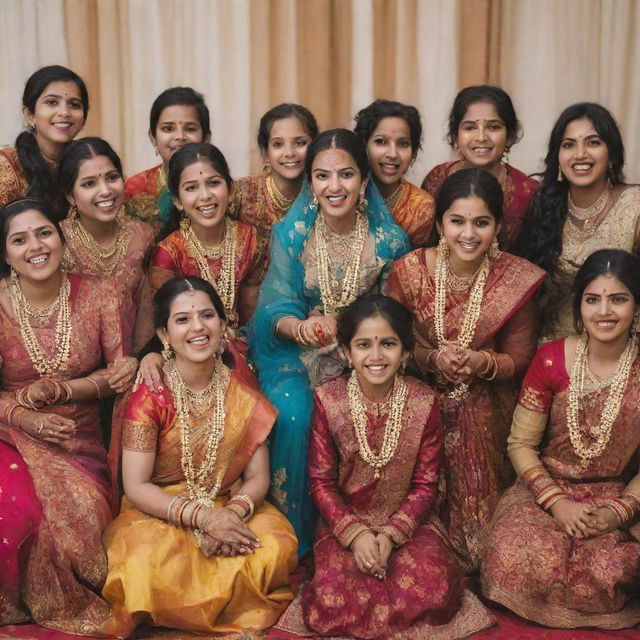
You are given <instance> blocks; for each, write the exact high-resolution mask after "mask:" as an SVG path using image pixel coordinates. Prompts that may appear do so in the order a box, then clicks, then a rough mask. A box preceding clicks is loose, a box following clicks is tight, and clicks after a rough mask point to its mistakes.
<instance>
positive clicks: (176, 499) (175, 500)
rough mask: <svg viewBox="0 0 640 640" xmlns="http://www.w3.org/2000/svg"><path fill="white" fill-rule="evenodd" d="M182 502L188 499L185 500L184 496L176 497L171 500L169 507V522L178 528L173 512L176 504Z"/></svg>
mask: <svg viewBox="0 0 640 640" xmlns="http://www.w3.org/2000/svg"><path fill="white" fill-rule="evenodd" d="M181 500H186V498H183V497H182V496H175V497H174V498H173V500H171V502H170V503H169V506H168V507H167V521H168V522H170V523H171V524H172V525H174V526H176V527H177V526H178V521H177V520H176V518H175V516H174V514H173V511H174V508H175V506H176V504H177V503H178V502H179V501H181Z"/></svg>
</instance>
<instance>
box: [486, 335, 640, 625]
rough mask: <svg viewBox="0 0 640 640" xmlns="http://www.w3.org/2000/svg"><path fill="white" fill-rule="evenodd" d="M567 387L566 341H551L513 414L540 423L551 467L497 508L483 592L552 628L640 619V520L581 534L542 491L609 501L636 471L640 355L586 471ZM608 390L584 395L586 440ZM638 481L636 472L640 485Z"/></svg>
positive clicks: (582, 423)
mask: <svg viewBox="0 0 640 640" xmlns="http://www.w3.org/2000/svg"><path fill="white" fill-rule="evenodd" d="M568 385H569V376H568V374H567V370H566V364H565V355H564V340H558V341H556V342H553V343H549V344H546V345H544V346H543V347H541V348H540V349H539V350H538V353H537V354H536V356H535V358H534V359H533V361H532V363H531V366H530V367H529V370H528V372H527V375H526V377H525V380H524V383H523V385H522V391H521V393H520V399H519V402H518V407H517V409H516V414H515V416H514V429H515V421H516V420H518V421H524V422H526V423H527V424H529V425H531V427H534V428H538V430H539V433H540V438H539V439H540V440H541V442H540V445H539V447H540V459H539V462H541V463H542V465H543V466H542V468H541V473H540V474H538V478H537V479H536V484H527V483H526V482H525V481H524V480H522V479H521V480H519V481H518V483H516V484H515V485H514V486H513V487H512V488H510V489H509V490H508V491H507V492H506V493H505V495H504V496H503V498H502V500H501V501H500V503H499V505H498V507H497V508H496V513H495V516H494V521H493V525H492V529H491V532H490V534H489V535H488V537H487V545H486V549H485V554H484V557H483V560H482V588H483V592H484V594H485V595H486V596H487V597H488V598H491V599H492V600H495V601H496V602H499V603H501V604H503V605H504V606H506V607H508V608H509V609H511V610H512V611H514V612H515V613H517V614H518V615H520V616H522V617H524V618H527V619H529V620H533V621H534V622H537V623H539V624H543V625H547V626H551V627H561V628H576V627H599V628H603V629H621V628H626V627H632V626H634V625H636V624H638V622H640V525H639V524H638V522H637V520H636V521H635V522H634V523H632V524H631V526H629V527H623V528H619V529H614V530H612V531H610V532H608V533H605V534H601V535H598V536H594V537H590V538H584V539H578V538H574V537H572V536H569V534H567V533H566V532H565V531H564V528H563V527H562V526H561V525H560V524H559V523H558V522H557V521H556V520H555V519H554V518H553V516H552V515H551V514H550V513H548V512H547V511H545V510H544V509H543V508H542V507H541V506H540V505H539V504H538V502H537V500H539V501H542V495H543V494H541V493H540V492H539V490H538V489H539V487H541V486H542V485H543V484H544V486H545V487H546V491H547V493H548V492H549V491H550V490H551V489H553V490H557V489H560V490H561V491H563V492H564V494H566V496H567V497H568V498H570V499H572V500H575V501H577V502H580V503H583V504H588V505H592V506H600V505H601V504H603V503H604V502H606V501H607V500H608V499H611V498H618V497H620V495H621V494H622V491H623V489H625V486H626V482H625V480H626V479H628V477H629V475H630V474H634V473H636V474H637V458H636V456H637V454H638V451H639V449H640V430H639V429H638V427H637V407H638V389H639V388H640V387H639V385H640V359H638V358H636V361H635V363H634V364H633V366H632V369H631V374H630V376H629V381H628V383H627V388H626V392H625V394H624V397H623V400H622V406H621V408H620V412H619V413H618V417H617V419H616V421H615V422H614V424H613V427H612V431H611V438H610V440H609V443H608V444H607V446H606V448H605V450H604V451H603V453H602V454H601V455H600V456H599V457H598V458H595V459H593V460H592V462H591V463H590V464H589V466H588V467H587V468H586V469H585V468H584V467H582V466H581V464H580V462H581V460H580V458H579V457H578V456H577V455H576V453H575V451H574V449H573V446H572V444H571V440H570V437H569V430H568V427H567V420H566V415H567V413H566V412H567V389H568ZM607 397H608V387H604V388H602V389H597V390H593V391H590V392H588V393H587V394H586V395H584V396H583V397H582V398H581V401H580V410H579V424H580V431H581V438H582V439H583V440H585V441H586V442H587V444H588V446H591V444H592V442H593V433H594V429H595V428H596V427H597V426H598V423H599V421H600V416H601V415H602V410H603V408H604V405H605V403H606V402H607ZM513 434H514V431H512V437H513ZM510 442H511V439H510ZM514 455H515V452H514ZM525 477H527V476H525ZM543 479H544V480H543ZM639 479H640V476H638V475H636V476H635V479H634V483H635V484H638V481H639ZM530 487H531V488H530ZM536 498H537V500H536ZM523 541H526V542H525V543H524V544H523Z"/></svg>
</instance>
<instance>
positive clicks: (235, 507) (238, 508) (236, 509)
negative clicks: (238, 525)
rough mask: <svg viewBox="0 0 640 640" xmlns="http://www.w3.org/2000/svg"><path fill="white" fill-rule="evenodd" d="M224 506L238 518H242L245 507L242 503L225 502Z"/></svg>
mask: <svg viewBox="0 0 640 640" xmlns="http://www.w3.org/2000/svg"><path fill="white" fill-rule="evenodd" d="M224 508H225V509H228V510H229V511H231V512H232V513H235V514H236V515H237V516H238V518H240V520H244V517H245V508H244V507H243V506H242V505H240V504H237V503H236V504H229V503H227V504H226V505H225V507H224Z"/></svg>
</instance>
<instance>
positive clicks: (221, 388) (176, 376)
mask: <svg viewBox="0 0 640 640" xmlns="http://www.w3.org/2000/svg"><path fill="white" fill-rule="evenodd" d="M167 382H168V384H169V388H170V389H171V393H172V394H173V397H174V400H175V405H176V418H177V421H178V426H179V428H180V444H181V447H182V457H181V465H182V472H183V473H184V477H185V480H186V481H187V488H188V489H189V495H190V497H191V498H192V499H193V500H195V501H196V502H200V503H202V504H205V505H207V506H208V507H213V505H214V502H213V501H214V500H215V498H216V496H217V494H218V491H219V490H220V484H221V482H222V477H219V478H215V477H213V478H212V475H213V469H214V467H215V465H216V462H217V459H218V450H219V448H220V442H221V441H222V438H223V436H224V423H225V418H226V413H225V410H224V400H225V396H226V393H227V387H228V386H229V370H228V369H227V368H226V367H225V366H224V364H222V361H221V360H220V358H216V359H215V361H214V367H213V374H212V376H211V380H210V381H209V383H208V385H207V387H206V389H204V390H203V391H201V392H194V391H192V390H191V389H189V387H188V386H187V384H186V382H185V381H184V378H183V377H182V374H181V373H180V371H178V368H177V367H176V366H175V362H174V361H173V360H170V361H169V363H168V366H167ZM194 396H195V397H199V400H198V401H197V403H198V404H204V403H205V402H208V407H207V409H208V411H207V412H206V415H207V418H206V424H205V430H206V433H207V441H206V444H205V446H204V453H203V456H202V462H201V464H200V466H199V467H198V468H196V466H195V464H194V462H193V451H192V450H191V427H190V425H189V416H190V415H192V414H193V406H192V405H193V398H194ZM212 480H213V482H212Z"/></svg>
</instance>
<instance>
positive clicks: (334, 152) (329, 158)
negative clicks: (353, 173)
mask: <svg viewBox="0 0 640 640" xmlns="http://www.w3.org/2000/svg"><path fill="white" fill-rule="evenodd" d="M345 167H351V168H353V169H356V168H357V167H356V163H355V161H354V159H353V158H352V157H351V154H350V153H348V152H347V151H344V149H323V150H322V151H319V152H318V153H317V154H316V157H315V158H314V159H313V164H312V165H311V168H312V169H330V170H339V169H343V168H345Z"/></svg>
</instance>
